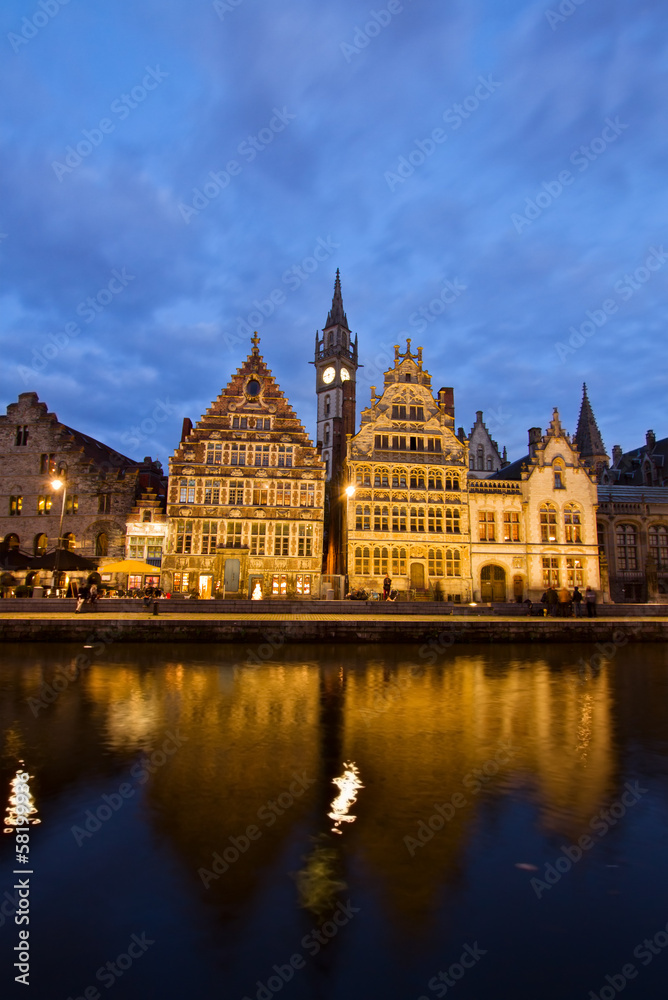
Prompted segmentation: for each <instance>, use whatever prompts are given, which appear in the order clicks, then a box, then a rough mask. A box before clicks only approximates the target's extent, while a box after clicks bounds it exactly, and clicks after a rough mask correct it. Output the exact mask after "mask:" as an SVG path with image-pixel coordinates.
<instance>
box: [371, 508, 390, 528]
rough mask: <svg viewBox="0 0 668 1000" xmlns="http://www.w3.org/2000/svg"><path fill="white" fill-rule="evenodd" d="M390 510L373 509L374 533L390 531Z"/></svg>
mask: <svg viewBox="0 0 668 1000" xmlns="http://www.w3.org/2000/svg"><path fill="white" fill-rule="evenodd" d="M387 515H388V509H387V507H374V508H373V530H374V531H387V530H388V526H387V525H388V516H387Z"/></svg>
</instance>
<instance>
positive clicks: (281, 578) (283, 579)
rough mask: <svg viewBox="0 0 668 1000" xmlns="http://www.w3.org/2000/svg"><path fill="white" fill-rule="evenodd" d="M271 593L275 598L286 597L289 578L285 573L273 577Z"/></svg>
mask: <svg viewBox="0 0 668 1000" xmlns="http://www.w3.org/2000/svg"><path fill="white" fill-rule="evenodd" d="M271 592H272V594H273V596H274V597H285V595H286V594H287V592H288V578H287V576H286V574H285V573H278V574H276V575H275V576H272V578H271Z"/></svg>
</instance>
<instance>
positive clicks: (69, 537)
mask: <svg viewBox="0 0 668 1000" xmlns="http://www.w3.org/2000/svg"><path fill="white" fill-rule="evenodd" d="M76 547H77V540H76V536H75V535H74V534H73V533H72V532H71V531H67V532H65V534H64V535H63V541H62V545H61V548H63V549H65V551H66V552H74V550H75V548H76Z"/></svg>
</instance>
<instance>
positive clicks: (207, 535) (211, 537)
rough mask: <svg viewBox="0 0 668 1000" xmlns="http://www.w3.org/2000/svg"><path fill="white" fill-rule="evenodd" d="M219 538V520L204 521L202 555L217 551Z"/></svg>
mask: <svg viewBox="0 0 668 1000" xmlns="http://www.w3.org/2000/svg"><path fill="white" fill-rule="evenodd" d="M217 540H218V522H217V521H203V522H202V555H204V556H208V555H213V554H214V553H215V551H216V544H217Z"/></svg>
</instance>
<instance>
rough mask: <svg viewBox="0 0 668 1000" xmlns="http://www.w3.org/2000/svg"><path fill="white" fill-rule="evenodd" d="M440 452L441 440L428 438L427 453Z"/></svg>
mask: <svg viewBox="0 0 668 1000" xmlns="http://www.w3.org/2000/svg"><path fill="white" fill-rule="evenodd" d="M440 450H441V439H440V438H427V451H440Z"/></svg>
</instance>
